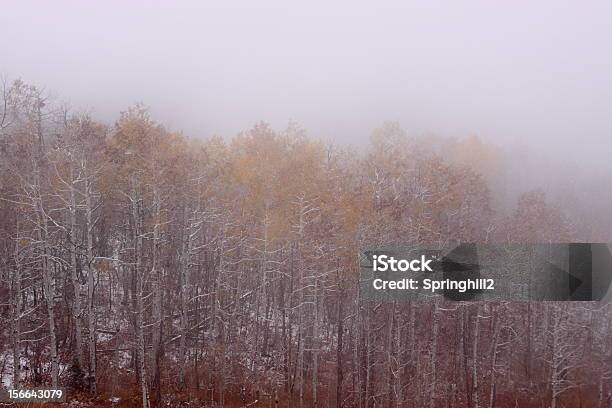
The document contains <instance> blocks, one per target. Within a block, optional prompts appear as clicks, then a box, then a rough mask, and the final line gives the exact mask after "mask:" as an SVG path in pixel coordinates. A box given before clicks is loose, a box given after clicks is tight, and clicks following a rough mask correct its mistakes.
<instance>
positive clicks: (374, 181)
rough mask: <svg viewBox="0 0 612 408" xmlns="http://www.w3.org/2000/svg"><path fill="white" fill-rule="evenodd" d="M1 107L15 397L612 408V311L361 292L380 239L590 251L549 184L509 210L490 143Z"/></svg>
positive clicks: (9, 351) (3, 302)
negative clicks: (62, 391)
mask: <svg viewBox="0 0 612 408" xmlns="http://www.w3.org/2000/svg"><path fill="white" fill-rule="evenodd" d="M0 109H2V110H1V111H0V149H1V150H0V166H1V169H2V171H1V172H0V260H1V263H0V378H2V380H3V381H4V383H5V385H6V386H8V385H12V386H13V387H18V386H21V387H25V386H43V385H44V386H58V385H60V386H66V387H68V388H69V389H70V395H71V396H72V397H73V398H77V396H78V398H81V399H83V400H84V401H85V400H86V401H90V403H91V404H95V403H96V402H100V403H102V402H103V401H106V402H105V404H106V405H108V404H109V402H108V401H109V400H110V402H111V403H112V404H116V405H117V406H142V407H143V408H148V407H150V406H151V407H159V406H162V405H166V406H180V404H181V403H186V402H189V401H191V400H194V401H195V400H198V401H200V404H208V405H210V406H254V405H259V406H283V407H284V406H290V407H298V406H299V407H304V406H307V407H316V406H321V407H324V406H336V407H363V408H365V407H382V406H385V407H424V406H428V407H432V408H433V407H490V408H493V407H495V406H512V407H514V406H521V407H528V406H534V407H535V406H538V407H540V406H551V407H560V406H599V407H607V406H610V403H611V398H612V397H611V396H612V384H611V382H612V351H611V349H610V343H611V342H612V340H611V337H612V336H610V334H611V332H612V329H611V327H610V317H611V315H610V307H609V306H608V305H600V304H591V303H580V304H578V303H573V304H569V303H563V304H557V303H513V302H495V303H480V302H474V303H447V302H444V301H442V300H440V299H438V300H433V299H432V300H431V301H429V302H422V301H421V302H403V303H400V302H398V303H379V302H374V301H366V300H363V299H360V297H359V293H358V290H357V288H358V272H359V270H358V256H357V254H358V252H359V250H360V248H363V247H365V246H368V247H371V246H377V245H385V244H389V243H395V242H402V243H405V244H407V245H415V246H416V245H423V244H447V243H459V242H491V241H512V242H534V241H543V242H569V241H572V240H575V239H577V238H579V237H578V236H577V235H576V234H577V232H576V231H577V226H579V224H580V220H579V219H578V220H576V219H575V220H570V219H569V218H568V216H567V214H566V213H564V212H563V210H562V209H561V208H557V207H555V206H554V205H551V204H550V203H547V201H546V197H545V195H544V194H543V193H542V192H539V191H532V192H528V193H525V194H524V195H523V196H522V197H521V198H520V200H519V201H518V204H517V207H516V208H515V210H514V211H513V212H512V213H511V214H510V215H509V216H500V215H498V214H497V213H496V208H495V204H494V202H495V197H493V194H492V192H491V190H490V188H489V182H490V180H491V179H492V178H493V177H494V174H490V173H488V171H489V170H487V169H490V168H491V167H490V166H489V164H491V165H493V166H498V165H499V160H498V159H499V158H498V157H497V156H496V154H497V153H495V149H492V148H489V147H487V146H486V145H485V144H483V143H482V142H481V141H479V140H478V139H470V140H469V141H468V142H465V143H458V142H453V141H444V140H443V141H439V140H438V142H437V143H435V144H428V143H427V141H426V140H421V139H419V138H413V137H409V136H408V135H406V134H405V133H404V132H403V131H402V129H401V128H400V127H399V126H398V125H397V124H386V125H384V126H383V127H382V128H381V129H378V130H376V131H375V132H374V134H373V136H372V140H371V143H370V146H369V147H368V148H367V150H366V151H363V152H362V151H353V150H351V149H349V148H345V147H339V146H334V145H332V144H326V143H322V142H320V141H317V140H314V139H312V138H309V137H307V136H306V134H305V132H304V130H303V129H301V128H300V127H299V126H296V125H290V126H289V127H288V128H287V129H285V130H283V131H275V130H273V129H271V128H270V127H269V126H267V125H266V124H263V123H262V124H258V125H256V126H255V127H253V128H252V129H251V130H249V131H246V132H244V133H241V134H239V135H238V136H236V137H234V138H233V139H232V140H231V141H229V142H226V141H225V140H223V139H221V138H210V139H208V140H192V139H188V138H186V137H184V136H182V135H181V134H178V133H173V132H170V131H168V130H166V129H165V128H164V127H163V126H161V125H159V124H158V123H156V122H155V121H154V120H153V119H151V117H150V116H149V114H148V112H147V111H146V109H143V108H142V107H139V106H137V107H134V108H131V109H129V110H127V111H126V112H123V113H122V114H121V115H120V117H119V119H118V120H117V121H116V123H115V124H114V125H113V126H107V125H104V124H101V123H97V122H96V121H94V120H93V119H92V118H90V117H89V116H88V115H85V114H75V113H72V112H70V111H68V110H67V109H65V108H63V107H62V106H61V105H58V104H55V103H53V102H52V101H49V100H48V99H47V98H46V97H45V95H44V94H43V93H42V92H41V91H40V90H39V89H37V88H36V87H33V86H30V85H27V84H25V83H23V82H22V81H15V82H14V83H12V84H6V86H5V88H4V93H3V100H2V101H0ZM474 157H475V160H474ZM483 163H484V164H486V165H487V166H484V165H483ZM130 404H131V405H130Z"/></svg>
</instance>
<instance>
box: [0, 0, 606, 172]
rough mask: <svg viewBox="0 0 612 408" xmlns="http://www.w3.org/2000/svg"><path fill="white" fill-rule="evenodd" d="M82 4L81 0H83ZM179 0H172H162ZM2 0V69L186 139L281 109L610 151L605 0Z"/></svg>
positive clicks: (280, 118) (364, 123) (282, 115)
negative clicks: (138, 109) (140, 109)
mask: <svg viewBox="0 0 612 408" xmlns="http://www.w3.org/2000/svg"><path fill="white" fill-rule="evenodd" d="M85 3H87V4H85ZM174 3H176V4H174ZM535 3H536V2H502V1H486V2H485V1H482V2H463V1H458V2H450V1H448V2H434V1H423V2H411V1H398V2H391V1H371V2H358V1H350V2H331V1H318V0H317V1H302V2H299V3H298V2H290V1H245V2H234V1H219V2H212V1H193V2H186V1H183V2H179V1H175V2H171V1H167V2H138V1H123V2H120V1H117V2H113V1H104V2H102V1H100V2H79V1H73V2H68V1H49V2H43V1H38V2H29V1H22V0H21V1H10V0H9V1H3V2H2V4H1V5H0V73H2V74H3V75H4V76H6V77H8V78H9V79H15V78H17V77H21V78H23V79H24V80H26V81H27V82H32V83H34V84H37V85H40V86H43V87H44V88H45V89H46V90H47V91H49V92H51V93H52V94H54V95H56V96H57V97H58V98H59V99H62V100H68V101H70V103H71V106H73V107H74V108H78V109H87V110H89V111H91V112H92V113H93V115H94V116H95V117H97V118H99V119H102V120H105V121H109V122H110V121H113V120H114V119H116V117H117V116H118V112H119V111H121V110H123V109H125V108H126V107H127V106H129V105H131V104H133V103H135V102H144V103H145V104H147V105H149V106H150V107H151V110H152V113H153V114H154V116H155V118H156V119H158V120H159V121H161V122H163V123H165V124H166V125H168V126H169V127H170V128H171V129H173V130H183V131H184V132H185V133H186V134H187V135H190V136H210V135H212V134H220V135H223V136H232V135H233V134H235V133H236V132H238V131H240V130H244V129H247V128H249V127H250V126H252V125H253V124H254V123H255V122H257V121H259V120H265V121H268V122H270V123H271V124H272V125H273V126H274V127H276V128H283V127H285V125H286V124H287V122H288V121H289V120H290V119H293V120H295V121H297V122H299V123H301V124H302V125H304V126H305V127H306V128H307V129H308V130H309V133H310V134H311V135H313V136H316V137H322V138H326V139H335V140H338V141H341V142H346V141H350V142H352V143H361V142H362V141H364V140H366V138H367V136H368V135H369V134H370V132H371V130H372V129H373V128H375V127H377V126H378V125H380V124H381V123H382V122H383V121H385V120H397V121H399V122H400V123H401V124H402V125H403V127H404V128H406V129H407V130H409V131H411V132H419V133H421V132H433V133H438V134H441V135H448V136H462V135H467V134H472V133H477V134H479V135H482V136H484V137H487V138H492V139H496V140H499V141H500V142H503V143H509V142H512V143H514V141H516V140H522V141H524V142H525V143H529V144H531V145H533V146H537V147H539V148H542V147H544V146H547V145H552V146H554V151H555V152H557V153H558V154H559V155H561V154H567V153H570V152H571V154H574V155H576V156H577V157H578V158H580V159H581V160H583V159H584V158H586V157H588V156H590V155H592V156H595V161H598V162H603V160H604V158H605V153H606V150H608V151H610V150H612V143H610V139H611V138H612V120H611V119H612V2H610V1H602V2H592V1H573V2H561V1H549V2H545V1H540V2H537V4H535Z"/></svg>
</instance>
